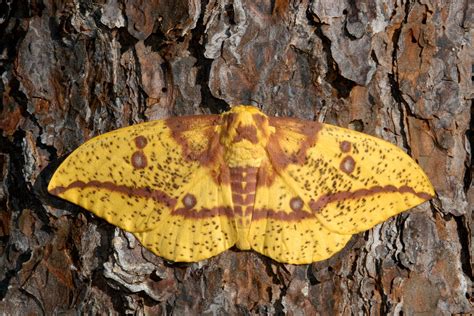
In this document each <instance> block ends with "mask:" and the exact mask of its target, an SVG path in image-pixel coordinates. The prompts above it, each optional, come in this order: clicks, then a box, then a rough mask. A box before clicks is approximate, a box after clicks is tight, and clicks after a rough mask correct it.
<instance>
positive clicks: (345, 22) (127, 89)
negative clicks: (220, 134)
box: [0, 0, 474, 315]
mask: <svg viewBox="0 0 474 316" xmlns="http://www.w3.org/2000/svg"><path fill="white" fill-rule="evenodd" d="M473 13H474V9H473V6H469V0H452V1H442V0H434V1H422V0H417V1H414V0H397V1H394V0H389V1H382V0H366V1H343V0H318V1H308V0H301V1H285V0H275V1H242V0H236V1H230V0H209V1H202V2H201V1H197V0H187V1H186V0H177V1H159V0H150V1H140V0H100V1H79V0H68V1H53V0H43V1H36V0H33V1H15V0H3V1H0V74H1V81H0V92H1V93H2V101H1V107H0V128H1V131H2V135H1V138H0V174H1V178H2V183H1V186H0V203H1V208H0V298H1V301H0V311H1V313H2V314H9V315H27V314H30V315H37V314H77V313H80V314H125V313H134V314H139V315H142V314H174V315H192V314H209V315H210V314H212V315H225V314H244V315H249V314H250V315H256V314H261V315H266V314H289V315H318V314H320V315H354V314H358V315H360V314H370V315H383V314H396V315H402V314H404V315H451V314H468V313H472V294H473V293H472V283H471V282H472V264H473V260H472V254H473V253H472V226H471V223H472V219H471V213H472V205H473V203H472V202H473V201H474V193H473V192H474V190H473V187H472V185H471V179H472V170H471V168H470V167H471V155H472V153H471V146H472V145H473V141H472V137H473V130H472V126H473V125H472V124H473V123H472V122H471V115H472V112H471V104H472V103H471V102H472V99H473V96H474V88H473V85H472V76H473V75H472V73H471V71H472V69H471V64H472V61H473V60H474V52H473V46H472V44H473V42H472V41H473V40H472V35H473V34H474V28H473V27H474V24H473V23H474V20H473ZM235 104H253V105H257V106H259V107H260V108H261V109H262V110H263V111H264V112H265V113H267V114H268V115H273V116H276V115H278V116H291V117H298V118H303V119H309V120H317V121H321V122H326V123H330V124H334V125H339V126H342V127H348V128H351V129H355V130H359V131H362V132H365V133H368V134H372V135H376V136H378V137H381V138H384V139H386V140H388V141H390V142H392V143H394V144H397V145H398V146H400V147H402V148H403V149H404V150H405V151H406V152H407V153H408V154H410V155H411V156H412V157H413V158H414V159H415V160H416V161H417V162H418V163H419V164H420V165H421V167H422V168H423V169H424V170H425V171H426V173H427V174H428V176H429V178H430V179H431V181H432V183H433V185H434V187H435V189H436V192H437V197H436V198H434V199H432V200H431V201H429V202H427V203H424V204H422V205H420V206H418V207H416V208H414V209H412V210H410V211H408V212H405V213H402V214H401V215H399V216H396V217H394V218H391V219H389V220H388V221H386V222H384V223H382V224H380V225H377V226H376V227H374V228H373V229H371V230H369V231H367V232H365V233H361V234H358V235H355V236H354V237H353V238H352V240H351V242H349V245H348V246H347V247H346V248H345V249H344V250H343V251H341V252H340V253H338V254H337V255H335V256H333V257H332V258H330V259H329V260H325V261H321V262H316V263H313V264H309V265H286V264H280V263H277V262H274V261H272V260H271V259H269V258H267V257H264V256H262V255H259V254H257V253H255V252H251V251H239V250H237V249H235V248H232V249H230V250H229V251H226V252H224V253H223V254H221V255H218V256H216V257H213V258H211V259H208V260H203V261H200V262H196V263H190V264H176V263H171V262H167V261H165V260H163V259H162V258H160V257H157V256H155V255H153V254H152V253H150V252H149V251H147V250H146V249H145V248H143V247H142V246H141V245H140V244H139V243H138V241H137V240H136V239H135V238H134V237H133V236H132V235H131V234H129V233H125V232H124V231H122V230H120V229H118V228H116V227H114V226H113V225H110V224H108V223H106V222H105V221H104V220H102V219H100V218H97V217H94V216H93V215H92V214H91V213H90V212H88V211H85V210H84V209H82V208H80V207H77V206H74V205H72V204H70V203H67V202H64V201H61V200H59V199H57V198H54V197H52V196H50V195H48V194H47V193H46V186H47V183H48V180H49V178H50V176H51V174H52V172H53V171H54V170H55V168H56V167H57V165H58V163H59V161H60V158H61V157H63V156H65V155H66V154H67V153H69V152H70V151H72V150H74V149H75V148H76V147H78V146H79V145H80V144H82V143H83V142H84V141H86V140H88V139H90V138H91V137H93V136H96V135H99V134H102V133H104V132H107V131H110V130H113V129H116V128H119V127H123V126H128V125H131V124H135V123H139V122H144V121H149V120H155V119H161V118H165V117H169V116H173V115H184V114H203V113H221V112H223V111H225V110H228V109H229V105H235ZM470 128H471V129H470ZM469 140H470V141H471V143H470V142H469Z"/></svg>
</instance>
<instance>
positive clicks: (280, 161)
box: [267, 117, 323, 171]
mask: <svg viewBox="0 0 474 316" xmlns="http://www.w3.org/2000/svg"><path fill="white" fill-rule="evenodd" d="M268 119H269V123H270V126H273V127H275V133H274V134H272V135H271V136H270V139H269V141H268V145H267V152H268V154H269V158H270V160H271V162H272V165H273V167H274V168H275V169H277V171H278V170H283V169H285V168H286V167H287V166H288V165H289V164H300V165H301V164H303V163H304V162H305V160H306V152H307V151H308V149H309V148H311V147H313V146H314V145H315V144H316V141H317V138H318V133H319V131H321V129H322V127H323V125H322V124H321V123H318V122H313V121H301V120H298V119H292V118H280V117H278V118H277V117H269V118H268ZM286 130H289V131H291V132H294V133H298V134H300V135H303V136H304V140H303V141H302V142H301V143H300V147H299V149H298V151H297V152H294V153H287V152H285V151H284V150H283V148H282V147H281V144H280V141H282V140H284V133H285V131H286Z"/></svg>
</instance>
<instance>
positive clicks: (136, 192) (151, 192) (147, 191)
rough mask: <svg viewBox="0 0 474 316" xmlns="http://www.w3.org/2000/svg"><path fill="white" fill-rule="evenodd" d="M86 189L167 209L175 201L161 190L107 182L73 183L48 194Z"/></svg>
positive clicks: (56, 188)
mask: <svg viewBox="0 0 474 316" xmlns="http://www.w3.org/2000/svg"><path fill="white" fill-rule="evenodd" d="M86 188H97V189H105V190H108V191H112V192H118V193H123V194H127V195H130V196H138V197H144V198H149V199H153V200H155V201H157V202H160V203H163V204H165V205H166V206H167V207H171V208H173V207H174V206H175V205H176V203H177V201H176V199H175V198H172V197H170V196H169V195H168V194H166V193H165V192H163V191H161V190H156V189H151V188H148V187H141V188H133V187H129V186H126V185H119V184H115V183H112V182H109V181H106V182H101V181H96V180H93V181H90V182H83V181H74V182H72V183H71V184H69V185H68V186H65V187H64V186H59V187H55V188H54V189H51V190H50V191H49V192H50V193H51V194H53V195H56V196H59V195H60V194H62V193H64V192H66V191H68V190H71V189H86Z"/></svg>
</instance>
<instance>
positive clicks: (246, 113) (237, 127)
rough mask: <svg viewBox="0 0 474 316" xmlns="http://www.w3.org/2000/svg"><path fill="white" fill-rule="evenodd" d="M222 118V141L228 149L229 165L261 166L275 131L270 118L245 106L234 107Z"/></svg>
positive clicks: (254, 108)
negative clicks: (269, 121)
mask: <svg viewBox="0 0 474 316" xmlns="http://www.w3.org/2000/svg"><path fill="white" fill-rule="evenodd" d="M222 117H223V124H222V125H221V127H220V140H221V144H223V145H224V146H225V147H226V159H227V160H228V163H230V161H232V162H235V165H247V166H248V165H251V164H259V163H260V161H261V159H262V157H263V156H264V153H265V151H264V148H265V147H266V145H267V143H268V140H269V137H270V135H271V134H272V133H273V130H274V128H273V127H271V126H270V125H269V123H268V117H267V116H266V115H265V114H263V113H262V112H261V111H260V110H259V109H257V108H256V107H254V106H245V105H239V106H234V107H232V108H231V109H230V111H228V112H226V113H224V114H222ZM230 164H234V163H230Z"/></svg>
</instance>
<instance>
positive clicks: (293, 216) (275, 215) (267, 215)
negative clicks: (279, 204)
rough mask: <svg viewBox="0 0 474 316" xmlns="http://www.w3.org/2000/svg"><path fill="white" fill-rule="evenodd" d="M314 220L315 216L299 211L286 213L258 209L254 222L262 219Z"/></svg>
mask: <svg viewBox="0 0 474 316" xmlns="http://www.w3.org/2000/svg"><path fill="white" fill-rule="evenodd" d="M308 218H314V215H313V214H312V213H310V212H306V211H302V210H297V211H292V212H290V213H287V212H284V211H275V210H271V209H265V208H262V209H256V210H254V211H253V216H252V220H260V219H275V220H280V221H285V222H289V221H300V220H303V219H308Z"/></svg>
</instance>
